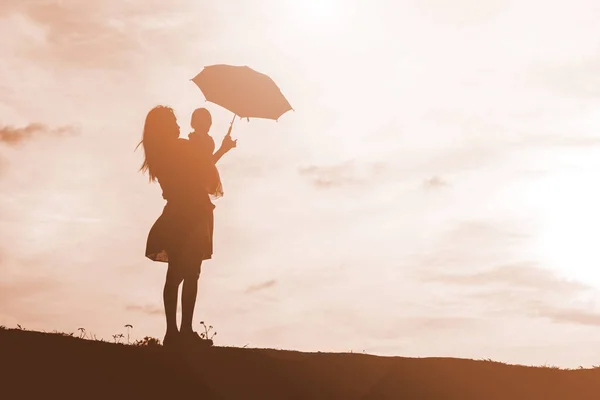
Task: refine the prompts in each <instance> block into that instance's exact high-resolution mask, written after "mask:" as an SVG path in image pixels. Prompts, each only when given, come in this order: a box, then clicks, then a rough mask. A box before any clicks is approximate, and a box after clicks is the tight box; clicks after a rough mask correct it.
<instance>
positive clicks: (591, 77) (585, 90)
mask: <svg viewBox="0 0 600 400" xmlns="http://www.w3.org/2000/svg"><path fill="white" fill-rule="evenodd" d="M530 75H531V79H532V80H533V82H536V83H540V84H544V85H546V86H548V85H549V86H550V87H552V88H554V89H555V90H557V91H558V92H560V93H562V94H565V95H570V96H574V97H578V98H582V99H590V98H600V57H587V58H586V57H583V58H582V59H581V60H580V61H578V62H574V63H568V64H562V65H550V66H546V67H543V68H536V69H534V70H532V72H531V73H530Z"/></svg>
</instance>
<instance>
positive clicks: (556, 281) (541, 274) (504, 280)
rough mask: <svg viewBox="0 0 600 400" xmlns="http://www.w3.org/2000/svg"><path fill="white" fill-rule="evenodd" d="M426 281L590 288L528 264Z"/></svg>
mask: <svg viewBox="0 0 600 400" xmlns="http://www.w3.org/2000/svg"><path fill="white" fill-rule="evenodd" d="M425 280H427V281H430V282H439V283H444V284H449V285H467V286H476V287H482V286H487V285H508V286H510V287H520V288H526V289H527V288H528V289H537V290H543V291H552V292H554V293H557V292H559V293H575V292H579V291H582V290H587V289H589V287H588V286H587V285H584V284H582V283H579V282H573V281H568V280H565V279H560V278H558V277H557V276H555V275H554V274H553V273H552V271H548V270H545V269H542V268H539V267H536V266H535V265H533V264H531V263H527V262H520V263H514V264H508V265H501V266H497V267H493V268H490V269H487V270H484V271H481V272H475V273H469V274H441V275H436V276H430V277H429V278H426V279H425Z"/></svg>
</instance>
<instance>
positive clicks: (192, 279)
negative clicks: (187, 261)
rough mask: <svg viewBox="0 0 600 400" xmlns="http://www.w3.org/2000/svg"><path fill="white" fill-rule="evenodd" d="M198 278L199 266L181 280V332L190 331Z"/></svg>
mask: <svg viewBox="0 0 600 400" xmlns="http://www.w3.org/2000/svg"><path fill="white" fill-rule="evenodd" d="M199 278H200V266H199V267H198V268H197V271H194V272H193V273H191V274H190V275H189V276H187V277H186V278H185V279H184V280H183V289H182V293H181V332H185V333H192V331H193V329H192V321H193V319H194V308H195V307H196V298H197V297H198V279H199Z"/></svg>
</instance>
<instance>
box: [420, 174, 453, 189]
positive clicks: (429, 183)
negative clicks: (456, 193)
mask: <svg viewBox="0 0 600 400" xmlns="http://www.w3.org/2000/svg"><path fill="white" fill-rule="evenodd" d="M447 185H448V182H447V181H446V180H444V179H442V178H441V177H439V176H432V177H430V178H427V179H425V181H424V182H423V186H425V188H427V189H437V188H441V187H444V186H447Z"/></svg>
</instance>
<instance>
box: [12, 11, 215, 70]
mask: <svg viewBox="0 0 600 400" xmlns="http://www.w3.org/2000/svg"><path fill="white" fill-rule="evenodd" d="M198 10H203V11H205V12H203V13H197V11H198ZM206 11H208V10H207V7H206V6H205V5H202V6H200V5H196V4H194V3H193V2H190V1H188V0H174V1H171V2H169V3H165V2H162V1H158V0H148V1H146V2H143V3H140V2H137V3H136V2H126V3H124V2H121V1H117V0H107V1H104V2H81V1H77V0H60V1H52V0H30V1H27V0H25V1H21V0H19V1H15V0H12V1H11V0H9V1H6V2H4V1H3V6H2V7H0V17H2V16H4V18H6V19H9V18H13V19H15V18H16V19H18V20H19V21H17V22H16V23H18V24H20V25H22V26H24V27H25V28H26V30H28V31H29V32H34V31H35V35H34V37H28V38H27V39H25V41H24V42H22V43H20V45H21V46H20V53H21V54H24V55H27V57H29V58H30V59H35V60H46V61H53V62H56V63H57V64H58V65H63V66H77V67H83V68H90V69H96V68H97V69H103V70H106V69H107V68H126V67H128V66H129V65H130V63H131V61H132V60H134V59H136V57H140V56H141V55H143V56H142V57H141V58H139V59H138V60H139V61H142V62H143V61H144V60H145V59H146V56H150V55H151V54H152V56H154V55H156V56H159V55H162V57H164V58H166V59H171V58H173V57H177V56H179V55H183V54H184V52H185V49H183V47H184V46H185V45H187V43H190V42H194V40H195V39H197V38H198V37H199V36H200V35H201V34H202V33H204V32H205V31H206V30H207V29H208V28H209V27H214V25H213V23H212V21H211V18H210V17H211V15H210V13H208V12H206ZM199 26H201V27H202V29H198V27H199ZM194 28H195V29H194ZM186 30H187V36H188V38H189V39H190V41H189V42H188V41H178V40H177V39H179V37H178V35H173V33H179V32H182V31H186ZM21 36H23V35H21ZM33 39H34V40H33Z"/></svg>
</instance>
